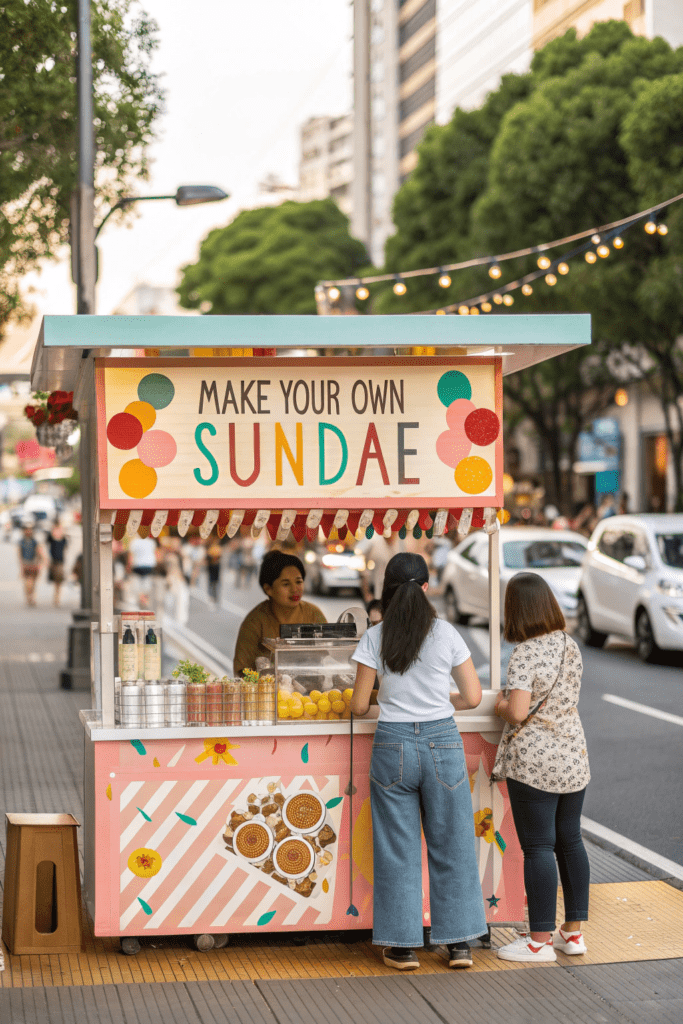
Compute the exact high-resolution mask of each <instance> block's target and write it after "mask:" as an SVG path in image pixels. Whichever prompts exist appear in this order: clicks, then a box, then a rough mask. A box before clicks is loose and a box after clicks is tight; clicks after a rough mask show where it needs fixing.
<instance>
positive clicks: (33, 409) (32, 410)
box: [24, 405, 36, 420]
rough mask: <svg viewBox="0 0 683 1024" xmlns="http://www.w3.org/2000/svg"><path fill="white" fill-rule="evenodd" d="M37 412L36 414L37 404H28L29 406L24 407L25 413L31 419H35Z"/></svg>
mask: <svg viewBox="0 0 683 1024" xmlns="http://www.w3.org/2000/svg"><path fill="white" fill-rule="evenodd" d="M35 414H36V407H35V405H27V406H25V407H24V415H25V416H28V418H29V419H30V420H32V419H33V417H34V416H35Z"/></svg>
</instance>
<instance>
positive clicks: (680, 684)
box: [189, 573, 683, 864]
mask: <svg viewBox="0 0 683 1024" xmlns="http://www.w3.org/2000/svg"><path fill="white" fill-rule="evenodd" d="M194 594H195V596H193V598H192V602H191V612H190V621H189V627H190V628H191V629H192V630H194V631H195V632H196V633H198V634H199V635H200V636H203V637H204V638H205V639H206V640H207V641H208V642H209V643H211V644H212V645H213V646H214V647H216V648H218V649H219V650H220V651H222V652H224V653H225V654H226V655H228V656H229V657H232V653H233V651H234V647H235V640H236V638H237V631H238V629H239V625H240V622H241V619H242V618H243V616H244V615H245V614H246V613H247V611H249V609H251V608H252V607H253V606H254V605H255V604H257V603H258V602H259V601H261V600H263V595H262V593H261V591H260V589H259V588H258V586H257V585H252V586H250V587H249V588H248V589H244V590H236V589H234V588H233V587H232V574H231V573H228V574H226V578H225V579H224V580H223V595H222V604H221V607H220V608H214V607H213V606H210V605H209V603H208V602H207V601H206V599H205V598H204V597H202V596H201V591H200V590H196V591H195V592H194ZM307 599H309V600H311V598H310V596H309V595H307ZM312 600H313V601H314V602H315V603H316V604H318V606H319V607H320V608H322V610H323V611H324V612H325V614H326V616H327V618H328V619H329V620H331V621H333V620H335V619H336V618H337V617H338V615H339V614H340V612H341V611H343V610H344V609H345V608H348V607H350V606H352V605H356V606H358V605H359V604H361V603H362V602H361V601H360V598H359V597H358V596H357V595H353V594H351V593H347V594H344V595H343V596H341V597H333V598H318V597H315V598H312ZM434 604H435V606H436V607H437V610H438V611H439V613H440V614H443V605H442V603H441V601H440V599H439V598H438V597H437V598H435V599H434ZM460 630H461V632H462V635H463V637H464V638H465V641H466V642H467V643H468V645H469V646H470V649H471V651H472V655H473V658H474V663H475V665H476V666H477V668H479V670H480V675H481V678H482V682H483V683H484V685H486V679H487V676H488V667H489V666H488V654H487V649H488V629H487V628H486V626H485V624H481V625H476V624H474V625H472V626H469V627H460ZM505 653H506V652H505V650H504V652H503V656H504V658H505ZM508 653H509V649H508ZM582 654H583V662H584V671H583V688H582V693H581V704H580V712H581V719H582V722H583V725H584V729H585V732H586V739H587V742H588V751H589V756H590V761H591V772H592V781H591V784H590V786H589V787H588V792H587V794H586V802H585V805H584V814H585V815H586V816H587V817H589V818H591V819H593V820H594V821H597V822H600V823H601V824H602V825H604V826H606V827H607V828H610V829H612V830H613V831H615V832H617V833H619V834H621V835H624V836H627V837H628V838H629V839H631V840H633V841H635V842H637V843H640V844H641V845H643V846H645V847H647V848H649V849H651V850H655V851H656V852H657V853H659V854H661V855H662V856H664V857H668V858H669V859H670V860H673V861H675V862H676V863H678V864H683V799H681V783H682V781H683V671H682V666H683V658H681V657H680V656H675V655H674V656H672V657H670V658H669V659H668V664H662V665H644V664H642V662H640V660H639V659H638V658H637V656H636V653H635V651H634V649H633V648H632V647H630V646H628V645H627V644H625V643H623V642H620V641H619V640H616V639H615V638H610V640H609V641H608V643H607V645H606V647H605V648H604V649H603V650H594V649H591V648H585V647H584V648H582ZM606 695H607V696H611V697H613V698H616V699H617V700H627V701H630V702H633V703H635V704H638V705H642V706H644V707H646V708H650V709H654V710H655V711H660V712H665V713H666V712H668V713H669V714H672V715H674V716H676V717H679V718H681V721H680V722H675V721H674V722H672V721H663V720H661V719H658V718H654V717H651V716H650V715H648V714H645V713H643V712H642V711H639V710H636V709H633V708H631V707H624V706H623V705H620V704H617V703H614V702H609V701H607V700H605V696H606Z"/></svg>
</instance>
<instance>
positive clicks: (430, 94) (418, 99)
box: [399, 77, 436, 121]
mask: <svg viewBox="0 0 683 1024" xmlns="http://www.w3.org/2000/svg"><path fill="white" fill-rule="evenodd" d="M435 95H436V78H435V77H433V78H430V79H429V81H427V82H425V83H424V85H421V86H420V88H419V89H416V90H415V92H414V93H413V94H412V96H408V98H407V99H405V100H403V102H402V103H401V106H400V108H399V121H405V119H406V118H407V117H409V116H410V114H412V113H414V111H416V110H419V109H420V107H422V106H424V104H425V103H427V102H428V101H429V100H431V99H433V98H434V96H435Z"/></svg>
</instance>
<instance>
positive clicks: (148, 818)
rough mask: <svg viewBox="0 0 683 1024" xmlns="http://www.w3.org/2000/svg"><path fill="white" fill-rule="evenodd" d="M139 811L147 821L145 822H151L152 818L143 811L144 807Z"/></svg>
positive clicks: (139, 808)
mask: <svg viewBox="0 0 683 1024" xmlns="http://www.w3.org/2000/svg"><path fill="white" fill-rule="evenodd" d="M137 809H138V811H139V812H140V814H141V815H142V817H143V818H144V819H145V821H151V820H152V819H151V818H150V816H149V814H145V812H144V811H143V809H142V807H138V808H137Z"/></svg>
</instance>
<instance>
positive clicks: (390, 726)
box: [370, 718, 486, 949]
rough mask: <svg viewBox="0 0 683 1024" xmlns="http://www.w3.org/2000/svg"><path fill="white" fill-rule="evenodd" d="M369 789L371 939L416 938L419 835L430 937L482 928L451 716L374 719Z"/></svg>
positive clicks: (441, 939) (466, 794)
mask: <svg viewBox="0 0 683 1024" xmlns="http://www.w3.org/2000/svg"><path fill="white" fill-rule="evenodd" d="M370 797H371V805H372V832H373V854H374V896H373V915H374V920H373V930H372V941H373V943H375V945H378V946H405V947H407V948H411V949H412V948H415V947H419V946H422V944H423V930H422V836H421V832H420V824H421V825H422V828H423V830H424V835H425V840H426V842H427V854H428V867H429V898H430V914H431V928H432V941H433V942H434V943H438V944H447V943H451V942H461V941H463V940H467V939H475V938H478V937H479V936H480V935H483V934H484V933H485V932H486V915H485V912H484V900H483V897H482V892H481V885H480V883H479V870H478V866H477V858H476V854H475V848H474V815H473V811H472V797H471V794H470V787H469V783H468V777H467V767H466V765H465V752H464V750H463V744H462V739H461V737H460V733H459V732H458V727H457V726H456V724H455V722H454V720H453V719H452V718H444V719H441V720H440V721H438V722H381V721H380V722H379V724H378V726H377V731H376V733H375V742H374V744H373V747H372V761H371V765H370Z"/></svg>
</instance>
